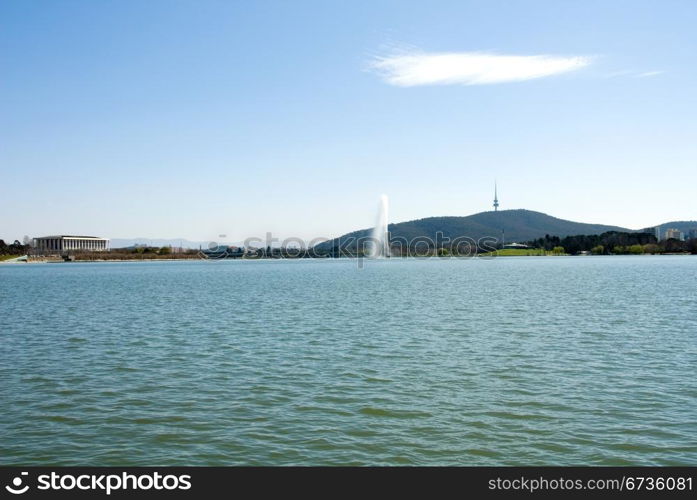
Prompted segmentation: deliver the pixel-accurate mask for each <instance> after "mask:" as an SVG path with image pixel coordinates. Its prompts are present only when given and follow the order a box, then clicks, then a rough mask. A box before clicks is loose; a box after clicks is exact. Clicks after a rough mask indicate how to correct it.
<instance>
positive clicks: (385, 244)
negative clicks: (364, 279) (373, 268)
mask: <svg viewBox="0 0 697 500" xmlns="http://www.w3.org/2000/svg"><path fill="white" fill-rule="evenodd" d="M387 208H388V199H387V195H385V194H383V195H382V196H381V197H380V205H379V206H378V217H377V221H376V222H375V227H374V228H373V234H372V238H371V239H372V249H371V250H372V251H371V253H370V256H371V257H372V258H374V259H381V258H385V257H389V256H390V235H389V233H388V231H387V220H388V219H387Z"/></svg>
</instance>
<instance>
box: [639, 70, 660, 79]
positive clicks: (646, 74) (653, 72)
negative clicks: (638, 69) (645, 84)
mask: <svg viewBox="0 0 697 500" xmlns="http://www.w3.org/2000/svg"><path fill="white" fill-rule="evenodd" d="M663 73H664V72H663V71H647V72H645V73H639V74H638V75H636V77H637V78H648V77H651V76H656V75H662V74H663Z"/></svg>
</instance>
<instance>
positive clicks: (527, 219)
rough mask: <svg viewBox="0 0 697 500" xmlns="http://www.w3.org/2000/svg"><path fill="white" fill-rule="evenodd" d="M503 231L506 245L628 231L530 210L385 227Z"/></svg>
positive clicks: (424, 233) (365, 232) (417, 232)
mask: <svg viewBox="0 0 697 500" xmlns="http://www.w3.org/2000/svg"><path fill="white" fill-rule="evenodd" d="M502 231H505V236H506V241H507V242H513V241H518V242H523V241H530V240H534V239H537V238H540V237H544V236H545V235H546V234H549V235H554V236H560V237H564V236H569V235H576V234H601V233H604V232H607V231H627V232H629V231H631V229H626V228H623V227H618V226H606V225H604V224H586V223H583V222H573V221H570V220H564V219H557V218H556V217H552V216H550V215H547V214H543V213H541V212H534V211H532V210H522V209H519V210H501V211H499V212H481V213H478V214H474V215H468V216H466V217H428V218H426V219H418V220H412V221H408V222H399V223H397V224H390V225H389V232H390V237H391V238H392V239H394V238H406V239H407V240H413V239H414V238H418V237H428V238H431V239H433V240H435V239H436V233H438V232H441V233H443V236H444V237H447V238H451V239H454V238H456V237H461V236H467V237H470V238H473V239H475V240H478V239H479V238H482V237H484V236H493V237H495V238H497V239H500V238H501V232H502ZM370 232H371V229H370V228H368V229H361V230H359V231H354V232H352V233H348V234H345V235H343V236H341V237H340V238H337V239H334V240H331V241H328V242H325V243H322V244H320V245H318V247H319V248H324V249H328V248H332V247H333V246H335V245H336V243H337V240H339V239H341V240H342V241H345V239H346V238H349V237H355V238H362V237H366V236H370Z"/></svg>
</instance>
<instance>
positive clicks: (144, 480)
mask: <svg viewBox="0 0 697 500" xmlns="http://www.w3.org/2000/svg"><path fill="white" fill-rule="evenodd" d="M31 481H32V478H31V477H30V475H29V472H25V471H22V472H20V473H19V474H17V475H16V476H15V477H14V478H12V480H11V481H10V484H7V485H5V490H6V491H7V492H9V493H11V494H13V495H23V494H24V493H26V492H28V491H34V490H38V491H64V492H65V491H74V492H75V491H80V492H95V493H105V494H107V495H111V493H112V492H114V491H152V490H155V491H174V490H179V491H186V490H190V489H191V476H190V475H189V474H179V475H177V474H160V473H159V472H149V473H142V474H132V473H129V472H121V473H118V474H114V473H110V474H60V473H58V472H51V473H49V474H39V475H38V476H36V477H35V482H34V483H32V482H31Z"/></svg>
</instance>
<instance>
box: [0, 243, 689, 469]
mask: <svg viewBox="0 0 697 500" xmlns="http://www.w3.org/2000/svg"><path fill="white" fill-rule="evenodd" d="M696 283H697V258H694V257H683V256H674V257H670V256H656V257H651V256H645V257H644V256H639V257H619V256H617V257H547V258H544V257H543V258H535V257H532V258H525V257H520V258H495V259H489V260H485V259H446V260H439V259H425V260H420V259H408V260H402V259H390V260H384V261H368V262H365V266H364V268H363V269H359V268H358V266H357V262H356V261H355V260H348V259H347V260H328V259H327V260H297V261H291V260H285V261H270V260H265V261H225V262H206V261H197V262H152V263H147V262H144V263H134V262H129V263H65V264H63V263H62V264H6V265H2V266H0V322H1V325H2V326H1V328H2V329H1V331H0V403H1V404H2V418H1V419H0V461H1V463H2V464H5V465H7V464H26V465H31V464H42V465H43V464H45V465H75V464H80V465H173V464H177V465H235V464H249V465H258V464H267V465H285V464H303V465H323V464H328V465H333V464H337V465H338V464H342V465H351V464H375V465H401V464H410V465H411V464H414V465H445V464H454V465H521V464H527V465H542V464H548V465H573V464H579V465H583V464H585V465H628V464H639V465H669V464H687V465H697V382H696V379H697V291H696V289H695V284H696Z"/></svg>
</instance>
